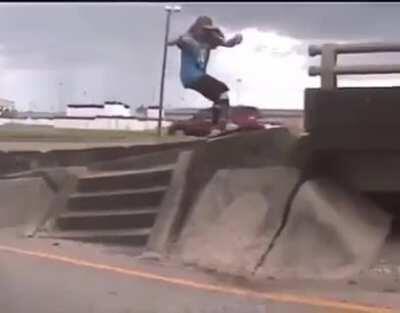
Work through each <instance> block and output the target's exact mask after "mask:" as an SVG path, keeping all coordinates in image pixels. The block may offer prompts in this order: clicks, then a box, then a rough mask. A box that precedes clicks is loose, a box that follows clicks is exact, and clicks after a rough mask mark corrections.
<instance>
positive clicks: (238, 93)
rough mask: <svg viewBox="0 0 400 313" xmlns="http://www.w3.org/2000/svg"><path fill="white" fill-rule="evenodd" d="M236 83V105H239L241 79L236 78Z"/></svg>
mask: <svg viewBox="0 0 400 313" xmlns="http://www.w3.org/2000/svg"><path fill="white" fill-rule="evenodd" d="M236 82H237V87H236V88H237V102H238V105H240V103H239V102H240V85H241V82H242V79H241V78H238V79H236Z"/></svg>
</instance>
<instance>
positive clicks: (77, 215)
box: [56, 208, 158, 230]
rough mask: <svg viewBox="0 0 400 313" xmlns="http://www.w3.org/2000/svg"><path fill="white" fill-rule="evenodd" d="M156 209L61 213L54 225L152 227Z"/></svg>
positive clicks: (88, 228) (64, 228) (119, 227)
mask: <svg viewBox="0 0 400 313" xmlns="http://www.w3.org/2000/svg"><path fill="white" fill-rule="evenodd" d="M157 212H158V210H157V209H156V208H151V209H143V210H129V209H125V210H109V211H104V210H101V211H78V212H66V213H63V214H61V215H60V216H59V217H58V218H57V220H56V226H57V227H58V228H59V229H62V230H79V229H81V230H94V229H98V230H103V229H124V228H145V227H152V226H153V224H154V222H155V218H156V216H157Z"/></svg>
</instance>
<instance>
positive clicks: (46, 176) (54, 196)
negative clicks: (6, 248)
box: [3, 167, 87, 237]
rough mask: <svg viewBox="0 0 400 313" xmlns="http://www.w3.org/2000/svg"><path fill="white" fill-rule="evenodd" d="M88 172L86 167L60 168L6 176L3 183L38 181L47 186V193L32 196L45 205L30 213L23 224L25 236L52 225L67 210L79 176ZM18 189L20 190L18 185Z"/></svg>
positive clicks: (34, 199) (35, 208) (32, 234)
mask: <svg viewBox="0 0 400 313" xmlns="http://www.w3.org/2000/svg"><path fill="white" fill-rule="evenodd" d="M86 172H87V170H86V168H85V167H64V168H63V167H61V168H60V167H59V168H42V169H37V170H31V171H26V172H19V173H14V174H11V175H8V176H5V177H7V179H3V181H11V182H12V181H17V180H18V179H26V180H29V179H38V180H40V182H41V183H40V185H42V184H44V185H45V186H46V187H45V188H44V189H45V191H46V192H43V193H36V194H32V200H33V201H37V199H36V198H40V199H41V201H42V202H43V203H44V204H43V205H39V206H37V207H34V208H33V209H32V210H31V211H29V216H28V218H27V219H26V220H25V221H24V223H23V224H24V230H23V233H24V235H25V236H28V237H32V236H34V235H35V234H36V232H37V231H38V230H39V229H40V228H41V227H43V226H44V224H45V223H46V222H49V221H50V223H51V219H52V217H54V216H56V215H57V214H59V212H61V211H63V210H64V209H65V207H66V204H67V200H68V196H69V194H70V193H71V192H72V191H73V190H75V188H76V185H77V182H78V177H79V175H82V174H84V173H86ZM16 188H18V184H17V185H16ZM47 191H48V192H47ZM10 201H11V200H10ZM10 205H11V206H12V205H13V204H12V203H10ZM16 205H17V202H16Z"/></svg>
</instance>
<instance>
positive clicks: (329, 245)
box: [257, 179, 391, 279]
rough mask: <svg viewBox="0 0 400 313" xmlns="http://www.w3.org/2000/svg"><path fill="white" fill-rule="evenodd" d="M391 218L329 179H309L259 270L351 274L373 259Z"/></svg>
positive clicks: (325, 275)
mask: <svg viewBox="0 0 400 313" xmlns="http://www.w3.org/2000/svg"><path fill="white" fill-rule="evenodd" d="M390 222H391V218H390V216H388V215H387V214H386V213H384V212H382V210H380V209H379V208H377V207H376V206H375V205H374V204H372V203H371V202H369V201H367V200H366V199H363V198H361V197H360V196H358V195H357V194H355V193H352V192H350V191H345V190H344V189H343V188H342V187H341V186H338V185H336V184H335V183H333V182H330V181H329V180H326V179H319V180H311V181H307V182H305V183H304V184H303V185H302V186H301V187H300V189H299V191H298V193H297V195H296V196H295V198H294V200H293V203H292V205H291V208H290V213H289V216H288V220H287V223H286V225H285V227H284V228H283V230H282V233H281V234H280V236H279V237H278V238H277V240H276V243H275V245H274V247H273V248H272V249H271V251H270V253H269V254H268V255H267V256H266V258H265V261H264V263H263V264H262V265H261V267H260V268H259V269H258V271H257V275H258V276H260V277H267V276H275V277H290V278H293V277H296V278H310V279H341V278H349V277H352V276H354V275H357V274H358V273H359V272H360V271H362V270H366V269H368V268H369V266H370V265H371V264H372V263H373V262H374V261H376V257H377V255H378V252H379V251H380V249H381V248H382V246H383V244H384V241H385V238H386V236H387V234H388V233H389V229H390Z"/></svg>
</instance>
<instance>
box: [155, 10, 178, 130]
mask: <svg viewBox="0 0 400 313" xmlns="http://www.w3.org/2000/svg"><path fill="white" fill-rule="evenodd" d="M165 11H166V12H167V19H166V24H165V37H164V53H163V62H162V69H161V83H160V103H159V105H158V126H157V133H158V136H161V135H162V134H161V127H162V115H163V106H164V83H165V70H166V67H167V54H168V36H169V28H170V24H171V15H172V13H174V12H180V11H181V7H179V6H174V7H171V6H166V7H165Z"/></svg>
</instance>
